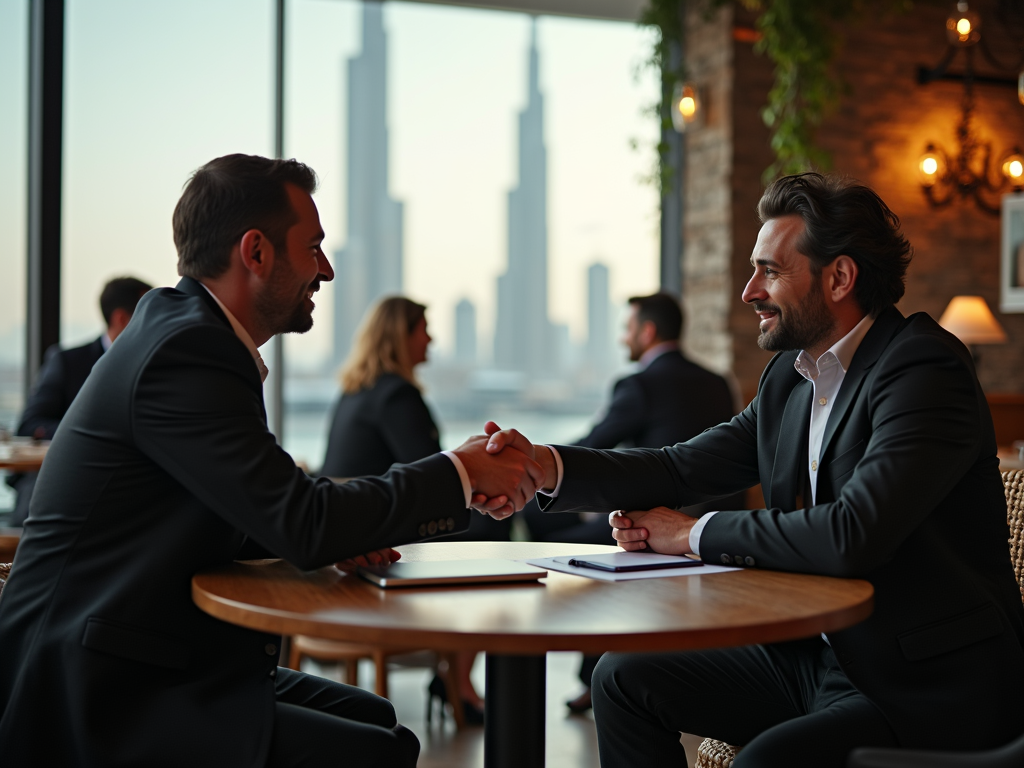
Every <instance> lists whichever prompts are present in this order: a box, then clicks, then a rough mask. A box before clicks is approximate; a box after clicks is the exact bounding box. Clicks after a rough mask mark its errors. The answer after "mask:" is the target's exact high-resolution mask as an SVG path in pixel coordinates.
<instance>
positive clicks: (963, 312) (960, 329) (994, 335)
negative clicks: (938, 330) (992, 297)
mask: <svg viewBox="0 0 1024 768" xmlns="http://www.w3.org/2000/svg"><path fill="white" fill-rule="evenodd" d="M939 325H941V326H942V327H943V328H945V329H946V330H947V331H949V332H950V333H952V334H953V335H954V336H956V337H957V338H958V339H960V341H962V342H963V343H964V344H1005V343H1006V331H1004V330H1003V326H1001V325H1000V324H999V322H998V321H997V320H996V319H995V317H993V315H992V311H991V310H990V309H989V308H988V304H986V303H985V300H984V299H983V298H981V296H954V297H953V300H952V301H951V302H949V306H948V307H946V311H945V312H943V313H942V317H940V318H939Z"/></svg>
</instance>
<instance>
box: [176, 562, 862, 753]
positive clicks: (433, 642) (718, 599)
mask: <svg viewBox="0 0 1024 768" xmlns="http://www.w3.org/2000/svg"><path fill="white" fill-rule="evenodd" d="M398 549H399V550H400V551H401V552H402V555H403V558H404V559H405V560H409V561H415V560H455V559H474V558H499V559H508V560H525V559H532V558H539V557H553V556H559V555H575V554H593V553H598V552H606V551H614V549H615V548H613V547H604V546H592V545H591V546H588V545H579V544H558V543H527V542H434V543H425V544H412V545H408V546H404V547H399V548H398ZM192 597H193V599H194V600H195V602H196V604H197V605H198V606H199V607H200V608H201V609H202V610H204V611H206V612H207V613H209V614H211V615H212V616H215V617H217V618H219V619H222V620H224V621H228V622H231V623H233V624H238V625H241V626H244V627H249V628H250V629H257V630H261V631H265V632H274V633H280V634H284V635H294V634H304V635H313V636H317V637H324V638H330V639H335V640H346V641H350V642H362V643H383V644H389V643H390V644H392V645H393V644H395V641H396V638H399V637H401V638H402V642H403V643H405V644H410V643H411V644H412V645H415V646H417V647H419V646H422V647H428V648H438V649H444V650H452V651H457V650H484V651H486V652H487V659H486V667H487V678H486V681H487V684H486V694H485V701H486V725H485V729H486V734H485V749H484V755H485V758H484V764H485V766H487V767H488V768H505V766H509V767H511V766H517V767H521V768H529V767H530V766H542V765H543V764H544V691H545V657H544V654H545V653H546V652H547V651H556V650H576V651H583V652H584V653H592V654H599V653H603V652H605V651H664V650H679V649H687V648H710V647H723V646H735V645H747V644H751V643H765V642H778V641H782V640H791V639H795V638H798V637H809V636H812V635H816V634H818V633H820V632H830V631H835V630H838V629H842V628H844V627H848V626H851V625H853V624H856V623H857V622H859V621H862V620H863V619H865V618H866V617H867V616H868V615H869V614H870V613H871V608H872V600H873V589H872V587H871V585H870V584H869V583H868V582H866V581H859V580H850V579H834V578H829V577H825V576H808V575H801V574H792V573H782V572H779V571H767V570H760V569H754V568H748V569H742V570H738V571H734V572H729V573H718V574H708V575H705V576H700V575H696V574H694V575H691V576H679V577H670V578H658V579H643V580H636V581H624V582H614V583H612V582H600V581H594V580H591V579H585V578H581V577H578V576H571V575H568V574H561V573H556V572H553V571H552V572H549V574H548V577H547V578H546V579H545V580H544V581H542V582H541V583H538V584H525V585H524V584H512V585H480V586H460V587H436V588H405V589H392V590H382V589H379V588H377V587H375V586H373V585H371V584H369V583H368V582H366V581H363V580H362V579H360V578H358V577H357V576H354V575H346V574H345V573H343V572H341V571H339V570H337V569H336V568H333V567H328V568H321V569H319V570H317V571H311V572H302V571H300V570H298V569H297V568H295V567H294V566H292V565H290V564H288V563H286V562H284V561H280V560H271V561H258V562H253V563H234V564H232V565H229V566H226V567H223V568H219V569H215V570H212V571H208V572H204V573H200V574H197V575H196V576H195V577H194V578H193V580H192Z"/></svg>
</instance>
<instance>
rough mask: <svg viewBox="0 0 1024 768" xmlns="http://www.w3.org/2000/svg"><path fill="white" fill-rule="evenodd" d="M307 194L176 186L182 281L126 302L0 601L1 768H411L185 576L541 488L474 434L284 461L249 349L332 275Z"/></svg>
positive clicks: (350, 540)
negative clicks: (350, 475) (413, 457)
mask: <svg viewBox="0 0 1024 768" xmlns="http://www.w3.org/2000/svg"><path fill="white" fill-rule="evenodd" d="M315 186H316V176H315V174H314V173H313V172H312V170H311V169H309V168H308V167H307V166H304V165H302V164H301V163H298V162H296V161H294V160H268V159H265V158H260V157H249V156H244V155H231V156H227V157H222V158H218V159H216V160H213V161H211V162H210V163H207V164H206V165H205V166H203V167H202V168H200V169H199V170H198V171H197V172H196V173H195V174H194V175H193V177H192V178H191V180H190V181H189V182H188V184H187V185H186V188H185V191H184V192H183V194H182V197H181V200H180V201H179V202H178V205H177V207H176V209H175V213H174V220H173V223H174V227H173V228H174V240H175V245H176V246H177V249H178V257H179V260H178V270H179V273H181V274H182V275H183V277H182V279H181V281H180V282H179V283H178V285H177V287H176V288H163V289H158V290H155V291H151V292H150V293H149V294H147V295H146V296H145V297H144V298H143V299H142V301H141V302H140V303H139V306H138V309H137V311H136V314H135V317H134V319H133V320H132V322H131V323H130V324H129V326H128V328H127V329H126V330H125V331H124V333H123V334H122V335H121V336H120V337H119V339H118V341H117V343H116V344H115V345H114V346H113V347H112V348H111V349H110V351H109V352H107V353H106V354H105V355H104V356H103V357H102V358H101V359H100V361H99V362H98V363H97V364H96V366H95V367H94V369H93V372H92V374H91V375H90V376H89V378H88V380H87V381H86V383H85V385H84V386H83V387H82V391H81V392H80V393H79V396H78V397H77V398H76V399H75V401H74V403H73V404H72V405H71V408H70V409H69V411H68V413H67V415H66V416H65V418H64V420H63V421H62V423H61V425H60V427H59V428H58V430H57V433H56V435H55V436H54V440H53V444H52V446H51V448H50V453H49V455H48V456H47V458H46V462H45V464H44V465H43V469H42V472H41V473H40V477H39V482H38V485H37V488H36V497H35V500H34V502H33V506H32V515H31V516H30V517H29V519H28V520H27V522H26V525H25V533H24V536H23V537H22V539H21V543H20V546H19V547H18V552H17V555H16V557H15V561H14V567H13V570H12V572H11V576H10V579H9V581H8V582H7V585H6V587H5V589H4V594H3V600H2V601H0V648H3V653H2V654H0V755H3V764H4V766H5V767H6V766H11V767H12V768H14V767H16V766H41V765H103V766H115V765H145V766H182V765H234V766H253V767H254V768H255V767H257V766H264V765H272V766H299V765H301V766H326V765H338V764H343V765H346V766H379V767H380V768H385V767H387V768H392V767H394V766H412V765H414V764H415V762H416V756H417V754H418V750H419V745H418V743H417V741H416V738H415V736H413V735H412V733H411V732H410V731H407V730H405V729H404V728H402V727H401V726H399V725H397V724H396V722H395V714H394V710H393V708H392V707H391V705H390V703H389V702H387V701H385V700H384V699H379V698H377V697H375V696H373V695H372V694H369V693H367V692H364V691H361V690H359V689H356V688H350V687H348V686H343V685H340V684H337V683H333V682H330V681H327V680H321V679H318V678H315V677H312V676H309V675H303V674H300V673H297V672H292V671H290V670H285V669H278V667H277V656H278V646H279V643H280V638H278V637H275V636H273V635H268V634H265V633H261V632H256V631H252V630H248V629H243V628H241V627H237V626H234V625H231V624H227V623H224V622H221V621H218V620H216V619H214V618H212V617H210V616H208V615H206V614H204V613H203V612H202V611H200V610H199V609H198V608H196V606H195V605H194V604H193V603H192V599H191V596H190V580H191V578H192V576H193V574H194V573H195V572H196V571H199V570H202V569H205V568H210V567H214V566H218V565H223V564H227V563H230V562H231V561H233V560H234V559H236V558H245V557H252V556H261V555H267V554H270V555H273V556H279V557H283V558H286V559H287V560H289V561H290V562H292V563H294V564H295V565H297V566H298V567H300V568H303V569H312V568H319V567H321V566H325V565H330V564H332V563H335V562H338V561H342V564H343V565H344V566H345V567H346V568H351V567H352V566H353V565H354V564H355V563H357V562H387V561H389V560H391V559H394V558H395V557H396V556H397V553H396V552H393V551H392V550H390V547H391V546H393V545H397V544H401V543H405V542H410V541H416V540H419V539H423V538H425V537H426V531H427V529H428V526H429V528H430V529H431V530H433V529H435V528H436V529H437V530H441V531H448V530H453V529H454V530H458V529H460V528H464V527H465V526H466V524H467V522H468V519H469V514H470V512H469V511H468V510H467V507H468V506H469V504H470V502H471V497H472V496H473V493H474V492H477V491H479V492H481V493H482V494H485V495H488V496H490V495H496V494H497V493H501V494H505V495H507V496H508V497H509V498H510V500H511V502H512V505H513V506H515V507H520V508H521V507H522V504H523V503H524V502H525V500H526V498H528V497H529V496H530V495H532V492H533V489H534V487H535V483H536V482H538V481H539V480H540V479H542V475H541V474H540V470H539V467H538V466H537V465H536V464H535V463H534V462H533V461H532V460H530V459H529V458H527V457H526V456H525V455H523V454H521V453H516V452H510V454H509V456H508V458H507V460H504V461H498V462H494V461H493V459H494V458H500V457H494V456H488V455H487V454H486V453H485V452H484V444H485V442H486V441H485V440H484V439H481V438H474V439H471V440H469V441H467V443H465V444H464V445H463V446H462V447H460V448H459V449H456V450H455V451H454V452H451V453H450V454H448V455H440V454H439V455H435V456H431V457H428V458H426V459H423V460H422V461H418V462H415V463H413V464H409V465H404V466H398V467H395V468H393V469H392V470H391V471H390V472H389V473H388V474H387V475H385V476H383V477H375V478H366V479H360V480H354V481H352V482H350V483H347V484H345V485H343V486H339V485H335V484H334V483H332V482H331V481H329V480H327V479H324V478H319V479H312V478H310V477H308V476H307V475H306V474H305V473H304V472H302V471H301V470H300V469H299V468H298V467H296V466H295V463H294V462H293V461H292V459H291V457H290V456H288V454H286V453H285V452H284V451H282V450H281V448H280V447H279V446H278V445H277V442H276V440H275V439H274V436H273V434H271V433H270V432H269V431H268V430H267V425H266V414H265V410H264V403H263V390H262V379H263V378H264V377H265V376H266V366H264V365H263V361H262V358H261V357H260V354H259V351H258V347H259V346H260V345H262V344H263V343H264V342H266V341H267V340H268V339H270V338H271V336H273V335H274V334H276V333H287V332H300V333H301V332H304V331H306V330H308V329H309V328H310V327H311V326H312V323H313V320H312V312H313V309H314V305H313V302H312V297H313V295H314V294H315V292H316V291H317V290H318V288H319V285H320V283H321V282H322V281H325V280H330V279H332V277H333V271H332V269H331V266H330V264H329V263H328V262H327V259H326V257H325V256H324V253H323V251H322V250H321V242H322V240H323V238H324V233H323V230H322V228H321V226H320V222H319V216H318V214H317V210H316V206H315V204H314V203H313V199H312V197H311V193H312V192H313V190H314V188H315ZM531 473H532V474H531ZM492 491H493V492H494V493H492ZM494 514H496V515H499V516H500V515H502V514H504V513H503V512H500V511H499V512H495V513H494ZM361 553H362V554H361Z"/></svg>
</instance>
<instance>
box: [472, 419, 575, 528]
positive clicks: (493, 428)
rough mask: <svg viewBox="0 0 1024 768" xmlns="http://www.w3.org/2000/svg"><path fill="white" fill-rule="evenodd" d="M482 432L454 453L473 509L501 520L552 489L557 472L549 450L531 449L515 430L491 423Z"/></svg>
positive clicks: (538, 447) (545, 448) (535, 447)
mask: <svg viewBox="0 0 1024 768" xmlns="http://www.w3.org/2000/svg"><path fill="white" fill-rule="evenodd" d="M484 432H485V434H483V435H478V436H475V437H471V438H469V440H467V441H466V442H465V443H463V444H462V445H461V446H459V447H458V448H456V449H455V450H454V451H453V453H454V454H455V455H456V456H458V458H459V461H461V462H462V466H463V467H465V469H466V474H468V475H469V484H470V487H471V488H472V489H473V497H472V504H471V506H472V507H473V508H474V509H476V510H478V511H479V512H481V513H482V514H488V515H490V516H491V517H493V518H494V519H495V520H503V519H505V518H506V517H508V516H509V515H511V514H512V513H513V512H517V511H519V510H520V509H522V508H523V507H524V506H525V505H526V503H527V502H528V501H529V500H530V499H532V498H533V496H534V494H535V493H536V492H537V491H539V490H542V489H546V490H553V489H554V488H555V484H556V482H557V473H558V470H557V467H556V465H555V458H554V456H553V455H552V453H551V450H550V449H549V448H547V447H546V446H543V445H540V446H534V445H533V443H531V442H530V441H529V440H527V439H526V438H525V437H523V436H522V435H521V434H520V433H519V432H517V431H516V430H514V429H501V428H500V427H499V426H498V425H497V424H495V423H494V422H493V421H489V422H487V424H486V425H485V426H484Z"/></svg>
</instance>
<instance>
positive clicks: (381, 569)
mask: <svg viewBox="0 0 1024 768" xmlns="http://www.w3.org/2000/svg"><path fill="white" fill-rule="evenodd" d="M358 573H359V575H360V576H362V577H363V578H364V579H366V580H367V581H369V582H372V583H373V584H376V585H377V586H378V587H382V588H384V589H388V588H390V587H418V586H422V585H448V584H491V583H495V582H509V581H537V580H538V579H542V578H544V577H545V576H547V575H548V572H547V571H545V570H544V569H543V568H537V567H536V566H533V565H526V564H525V563H517V562H514V561H512V560H429V561H422V562H401V561H399V562H397V563H392V564H391V565H387V566H373V567H360V568H359V571H358Z"/></svg>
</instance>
